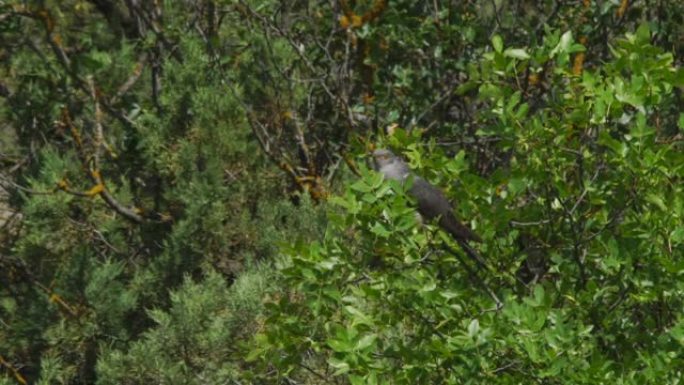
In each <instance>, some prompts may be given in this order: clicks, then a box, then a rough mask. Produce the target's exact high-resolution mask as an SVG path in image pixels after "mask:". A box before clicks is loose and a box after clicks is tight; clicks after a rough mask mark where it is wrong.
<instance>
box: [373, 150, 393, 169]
mask: <svg viewBox="0 0 684 385" xmlns="http://www.w3.org/2000/svg"><path fill="white" fill-rule="evenodd" d="M396 159H397V157H396V155H394V154H393V153H392V151H390V150H386V149H384V148H378V149H377V150H375V151H373V165H374V166H375V169H376V170H379V169H380V168H381V167H383V166H386V165H388V164H390V163H392V162H394V161H395V160H396Z"/></svg>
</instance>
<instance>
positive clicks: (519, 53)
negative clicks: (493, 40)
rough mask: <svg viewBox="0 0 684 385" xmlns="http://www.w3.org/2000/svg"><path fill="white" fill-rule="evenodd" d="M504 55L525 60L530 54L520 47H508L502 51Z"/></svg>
mask: <svg viewBox="0 0 684 385" xmlns="http://www.w3.org/2000/svg"><path fill="white" fill-rule="evenodd" d="M504 56H506V57H511V58H514V59H519V60H527V59H529V58H530V55H529V54H528V53H527V51H525V50H524V49H522V48H508V49H507V50H505V51H504Z"/></svg>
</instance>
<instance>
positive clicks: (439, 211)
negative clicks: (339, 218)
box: [373, 149, 482, 259]
mask: <svg viewBox="0 0 684 385" xmlns="http://www.w3.org/2000/svg"><path fill="white" fill-rule="evenodd" d="M373 166H374V168H375V170H376V171H378V172H380V173H382V174H383V175H384V177H385V179H393V180H396V181H399V182H401V183H404V182H405V181H406V180H407V179H408V178H409V176H411V177H412V179H413V184H412V185H411V187H410V188H409V190H408V194H409V195H410V196H411V197H413V198H414V199H415V200H416V202H417V203H418V212H419V213H420V215H421V216H422V217H423V218H424V219H425V220H427V221H430V220H433V219H435V218H437V223H438V224H439V226H440V227H441V228H442V229H444V230H445V231H446V232H448V233H449V234H451V236H452V237H453V238H454V240H456V241H457V242H458V243H459V244H460V245H461V246H467V244H466V242H468V241H474V242H482V240H481V239H480V237H479V236H478V235H477V234H475V233H474V232H473V231H472V230H471V229H470V228H468V227H467V226H465V225H464V224H462V223H461V222H460V221H459V220H458V219H456V216H455V215H454V210H453V207H452V206H451V204H450V203H449V201H448V200H447V198H446V197H445V196H444V194H443V193H442V191H440V190H439V189H438V188H436V187H435V186H433V185H431V184H430V183H429V182H427V181H426V180H425V179H423V178H421V177H419V176H417V175H415V174H413V173H412V172H411V170H410V169H409V167H408V165H407V164H406V162H404V161H403V160H402V159H401V158H400V157H398V156H396V155H394V154H393V153H392V152H391V151H389V150H386V149H377V150H375V151H373ZM477 259H479V258H477Z"/></svg>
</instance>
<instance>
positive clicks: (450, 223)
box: [409, 176, 481, 242]
mask: <svg viewBox="0 0 684 385" xmlns="http://www.w3.org/2000/svg"><path fill="white" fill-rule="evenodd" d="M409 194H410V195H411V196H413V197H414V198H415V199H416V201H417V202H418V211H419V212H420V214H421V215H423V217H425V218H426V219H427V220H431V219H434V218H437V217H439V225H440V226H441V227H442V228H443V229H444V230H446V231H447V232H449V233H450V234H451V235H452V236H453V237H454V238H455V239H457V240H462V241H476V242H481V239H480V237H479V236H478V235H477V234H475V233H474V232H473V231H472V230H470V228H468V227H467V226H465V225H464V224H462V223H461V222H459V220H458V219H456V216H455V215H454V212H453V208H452V207H451V203H449V201H448V200H447V199H446V197H445V196H444V194H443V193H442V192H441V191H440V190H439V189H438V188H436V187H435V186H433V185H431V184H430V183H428V182H427V181H426V180H425V179H423V178H421V177H418V176H416V177H414V180H413V184H412V185H411V188H410V189H409Z"/></svg>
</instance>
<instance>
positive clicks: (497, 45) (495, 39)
mask: <svg viewBox="0 0 684 385" xmlns="http://www.w3.org/2000/svg"><path fill="white" fill-rule="evenodd" d="M492 47H494V51H496V52H498V53H501V51H503V39H502V38H501V36H500V35H498V34H497V35H494V36H492Z"/></svg>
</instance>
